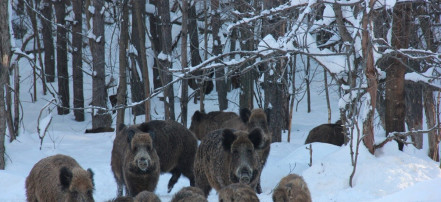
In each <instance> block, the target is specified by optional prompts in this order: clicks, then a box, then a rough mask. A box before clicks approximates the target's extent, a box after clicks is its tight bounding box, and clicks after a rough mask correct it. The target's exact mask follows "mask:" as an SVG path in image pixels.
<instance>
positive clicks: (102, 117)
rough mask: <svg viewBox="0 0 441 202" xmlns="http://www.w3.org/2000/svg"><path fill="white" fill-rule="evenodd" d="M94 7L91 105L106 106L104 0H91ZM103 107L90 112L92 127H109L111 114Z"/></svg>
mask: <svg viewBox="0 0 441 202" xmlns="http://www.w3.org/2000/svg"><path fill="white" fill-rule="evenodd" d="M92 5H93V7H95V13H94V14H93V34H94V35H95V37H96V38H95V39H93V40H92V44H91V45H92V49H93V52H92V57H93V59H92V64H93V75H92V77H93V80H92V88H93V92H92V105H93V106H94V107H100V108H104V109H106V108H107V99H108V98H107V87H106V74H105V63H106V60H105V55H104V54H105V52H104V45H105V38H104V13H101V12H100V11H101V10H102V9H103V5H104V0H92ZM104 109H95V110H94V112H93V114H92V129H96V128H100V127H110V126H111V124H112V116H111V115H110V114H109V111H107V110H104Z"/></svg>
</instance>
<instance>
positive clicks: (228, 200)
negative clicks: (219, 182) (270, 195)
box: [219, 183, 259, 202]
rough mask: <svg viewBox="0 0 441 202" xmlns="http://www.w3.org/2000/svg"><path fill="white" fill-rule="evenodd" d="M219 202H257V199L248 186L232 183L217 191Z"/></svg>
mask: <svg viewBox="0 0 441 202" xmlns="http://www.w3.org/2000/svg"><path fill="white" fill-rule="evenodd" d="M219 202H259V198H258V197H257V195H256V192H254V190H253V189H252V188H251V187H250V186H248V185H246V184H242V183H234V184H230V185H228V186H226V187H224V188H222V189H221V190H220V191H219Z"/></svg>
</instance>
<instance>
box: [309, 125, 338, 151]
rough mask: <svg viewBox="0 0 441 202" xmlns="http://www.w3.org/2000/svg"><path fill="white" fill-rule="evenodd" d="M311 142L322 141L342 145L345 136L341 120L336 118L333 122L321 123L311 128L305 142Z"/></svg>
mask: <svg viewBox="0 0 441 202" xmlns="http://www.w3.org/2000/svg"><path fill="white" fill-rule="evenodd" d="M312 142H323V143H329V144H333V145H337V146H341V145H343V144H344V143H345V136H344V134H343V126H342V123H341V121H340V120H338V121H337V122H335V124H322V125H319V126H317V127H315V128H313V129H312V130H311V131H309V135H308V137H307V138H306V141H305V144H309V143H312Z"/></svg>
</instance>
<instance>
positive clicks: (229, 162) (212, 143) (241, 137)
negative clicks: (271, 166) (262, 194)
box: [194, 128, 263, 197]
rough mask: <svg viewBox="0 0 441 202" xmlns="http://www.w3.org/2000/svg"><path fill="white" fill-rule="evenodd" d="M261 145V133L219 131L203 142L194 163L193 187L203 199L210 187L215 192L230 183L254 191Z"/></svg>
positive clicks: (260, 131)
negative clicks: (249, 187) (242, 184)
mask: <svg viewBox="0 0 441 202" xmlns="http://www.w3.org/2000/svg"><path fill="white" fill-rule="evenodd" d="M262 142H263V131H262V129H260V128H255V129H253V130H252V131H250V132H247V131H239V130H233V129H221V130H217V131H213V132H212V133H209V134H207V136H206V137H205V138H204V139H202V141H201V144H200V145H199V148H198V151H197V153H196V158H195V162H194V168H195V169H194V171H195V177H196V178H195V179H196V180H195V181H196V187H199V188H201V189H202V191H203V192H204V194H205V197H207V196H208V194H209V192H210V190H211V188H212V187H213V188H215V189H216V190H217V191H219V190H220V189H222V188H223V187H225V186H228V185H230V184H232V183H237V182H241V183H244V184H249V185H250V186H251V187H252V188H253V189H256V186H257V183H258V176H260V172H261V168H262V167H261V165H260V159H259V155H258V154H257V151H259V150H261V149H262V148H261V147H260V146H261V145H262Z"/></svg>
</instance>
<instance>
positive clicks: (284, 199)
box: [273, 174, 312, 202]
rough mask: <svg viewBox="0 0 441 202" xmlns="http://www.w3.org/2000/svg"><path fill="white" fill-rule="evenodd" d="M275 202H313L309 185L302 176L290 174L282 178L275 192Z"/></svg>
mask: <svg viewBox="0 0 441 202" xmlns="http://www.w3.org/2000/svg"><path fill="white" fill-rule="evenodd" d="M273 201H274V202H311V201H312V200H311V193H310V192H309V189H308V185H307V184H306V182H305V180H303V178H302V177H301V176H298V175H296V174H289V175H287V176H286V177H284V178H282V179H281V180H280V182H279V185H278V186H277V188H276V189H275V190H274V192H273Z"/></svg>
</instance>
